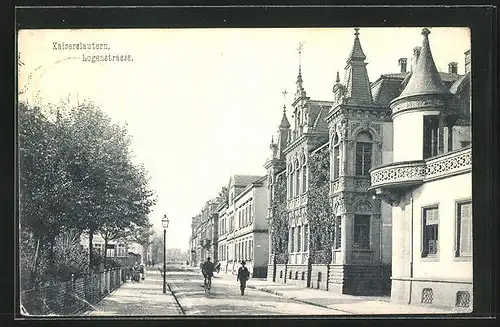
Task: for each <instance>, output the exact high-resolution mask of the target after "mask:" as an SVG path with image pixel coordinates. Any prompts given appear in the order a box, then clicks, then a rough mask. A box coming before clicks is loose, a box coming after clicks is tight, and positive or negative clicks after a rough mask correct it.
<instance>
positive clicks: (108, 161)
mask: <svg viewBox="0 0 500 327" xmlns="http://www.w3.org/2000/svg"><path fill="white" fill-rule="evenodd" d="M18 111H19V158H20V172H21V174H20V182H19V183H20V184H19V188H20V198H19V199H20V201H19V203H20V229H21V234H20V235H21V239H20V246H21V247H23V249H26V251H27V253H30V255H32V260H29V259H28V258H27V257H26V256H25V255H24V254H23V255H22V258H21V259H22V260H21V262H22V264H23V265H24V266H22V267H21V269H22V270H23V271H24V272H23V273H22V275H23V276H27V273H26V271H28V270H29V271H31V280H32V281H33V282H35V280H36V279H37V278H38V277H40V276H41V274H38V268H39V264H40V262H41V261H40V260H46V259H47V260H48V261H47V262H45V261H44V262H43V265H44V268H43V269H45V268H47V267H53V268H54V267H56V266H57V264H56V261H57V260H58V258H57V257H56V254H57V253H60V251H59V250H58V251H59V252H57V251H55V249H54V247H55V246H56V245H57V244H58V242H59V241H58V236H59V235H60V234H61V233H63V232H67V231H71V232H75V237H76V238H75V239H79V237H80V235H81V233H82V232H87V233H88V234H89V249H90V251H89V255H88V256H89V264H92V241H93V240H92V238H93V235H94V233H96V232H101V233H102V234H104V235H105V238H106V240H107V241H109V240H110V239H113V238H118V237H120V236H122V233H123V231H125V230H127V229H128V228H129V229H130V228H134V226H146V225H147V215H148V214H149V212H150V210H151V207H152V206H153V205H154V204H155V202H156V197H155V194H154V192H153V191H152V190H150V189H149V187H148V182H149V179H148V176H147V172H146V170H145V169H144V167H143V166H142V165H136V164H133V163H132V160H131V159H132V152H131V148H130V143H131V138H130V136H129V135H128V132H127V129H126V126H119V125H117V124H112V123H111V120H110V118H109V117H108V116H107V115H106V114H104V113H103V112H102V110H101V109H100V108H99V107H97V106H96V105H94V104H93V103H92V102H89V101H85V102H83V103H82V104H80V105H78V106H77V107H71V106H70V105H69V104H68V102H61V103H60V104H59V105H57V106H54V105H28V104H27V103H20V104H19V107H18ZM59 243H60V242H59ZM65 244H69V243H67V242H66V243H65ZM63 252H64V251H63ZM82 253H83V252H82ZM31 263H32V266H31V267H28V265H30V264H31Z"/></svg>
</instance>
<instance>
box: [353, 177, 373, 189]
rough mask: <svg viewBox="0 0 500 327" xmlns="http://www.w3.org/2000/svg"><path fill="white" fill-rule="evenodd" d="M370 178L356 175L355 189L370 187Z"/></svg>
mask: <svg viewBox="0 0 500 327" xmlns="http://www.w3.org/2000/svg"><path fill="white" fill-rule="evenodd" d="M370 185H371V184H370V179H369V178H368V177H364V176H363V177H361V176H357V177H356V188H357V189H363V190H366V189H367V188H369V187H370Z"/></svg>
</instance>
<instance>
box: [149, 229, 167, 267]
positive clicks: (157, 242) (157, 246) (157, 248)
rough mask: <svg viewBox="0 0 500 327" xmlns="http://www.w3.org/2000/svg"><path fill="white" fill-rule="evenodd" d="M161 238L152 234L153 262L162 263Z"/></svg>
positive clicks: (162, 249) (162, 248)
mask: <svg viewBox="0 0 500 327" xmlns="http://www.w3.org/2000/svg"><path fill="white" fill-rule="evenodd" d="M163 251H164V244H163V237H162V236H161V235H158V234H156V233H155V234H154V235H153V237H152V240H151V257H152V259H153V260H154V261H155V262H162V261H163Z"/></svg>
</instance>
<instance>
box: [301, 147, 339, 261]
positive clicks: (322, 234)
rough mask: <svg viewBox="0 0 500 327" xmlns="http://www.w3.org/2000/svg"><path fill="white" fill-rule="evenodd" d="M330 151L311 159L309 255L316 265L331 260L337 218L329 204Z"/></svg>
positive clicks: (318, 153) (308, 208)
mask: <svg viewBox="0 0 500 327" xmlns="http://www.w3.org/2000/svg"><path fill="white" fill-rule="evenodd" d="M329 183H330V152H329V148H328V147H323V148H322V149H320V150H319V151H317V152H315V153H312V154H311V155H310V156H309V191H308V197H307V206H306V212H307V218H308V221H309V230H310V255H309V258H310V260H311V261H312V262H313V263H318V264H328V263H330V261H331V255H332V252H331V251H332V247H333V233H334V223H335V221H334V217H333V212H332V207H331V205H330V201H329V195H328V193H329Z"/></svg>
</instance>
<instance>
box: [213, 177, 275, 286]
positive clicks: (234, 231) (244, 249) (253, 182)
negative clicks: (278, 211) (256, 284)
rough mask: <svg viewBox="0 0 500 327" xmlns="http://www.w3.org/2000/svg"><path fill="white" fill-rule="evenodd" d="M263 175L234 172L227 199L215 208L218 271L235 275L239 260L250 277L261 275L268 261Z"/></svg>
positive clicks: (263, 274)
mask: <svg viewBox="0 0 500 327" xmlns="http://www.w3.org/2000/svg"><path fill="white" fill-rule="evenodd" d="M266 187H267V186H266V176H252V175H250V176H249V175H234V176H232V177H231V178H230V180H229V184H228V201H227V203H223V204H221V205H220V206H219V208H218V217H219V231H218V234H219V237H218V253H219V256H218V260H219V262H220V263H221V271H222V272H224V273H230V274H235V273H236V272H237V270H238V267H239V264H240V263H241V261H246V265H247V267H248V269H249V271H250V274H251V276H253V277H265V276H266V274H267V261H268V249H269V245H268V226H267V221H266V211H267V207H268V201H267V191H266Z"/></svg>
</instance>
